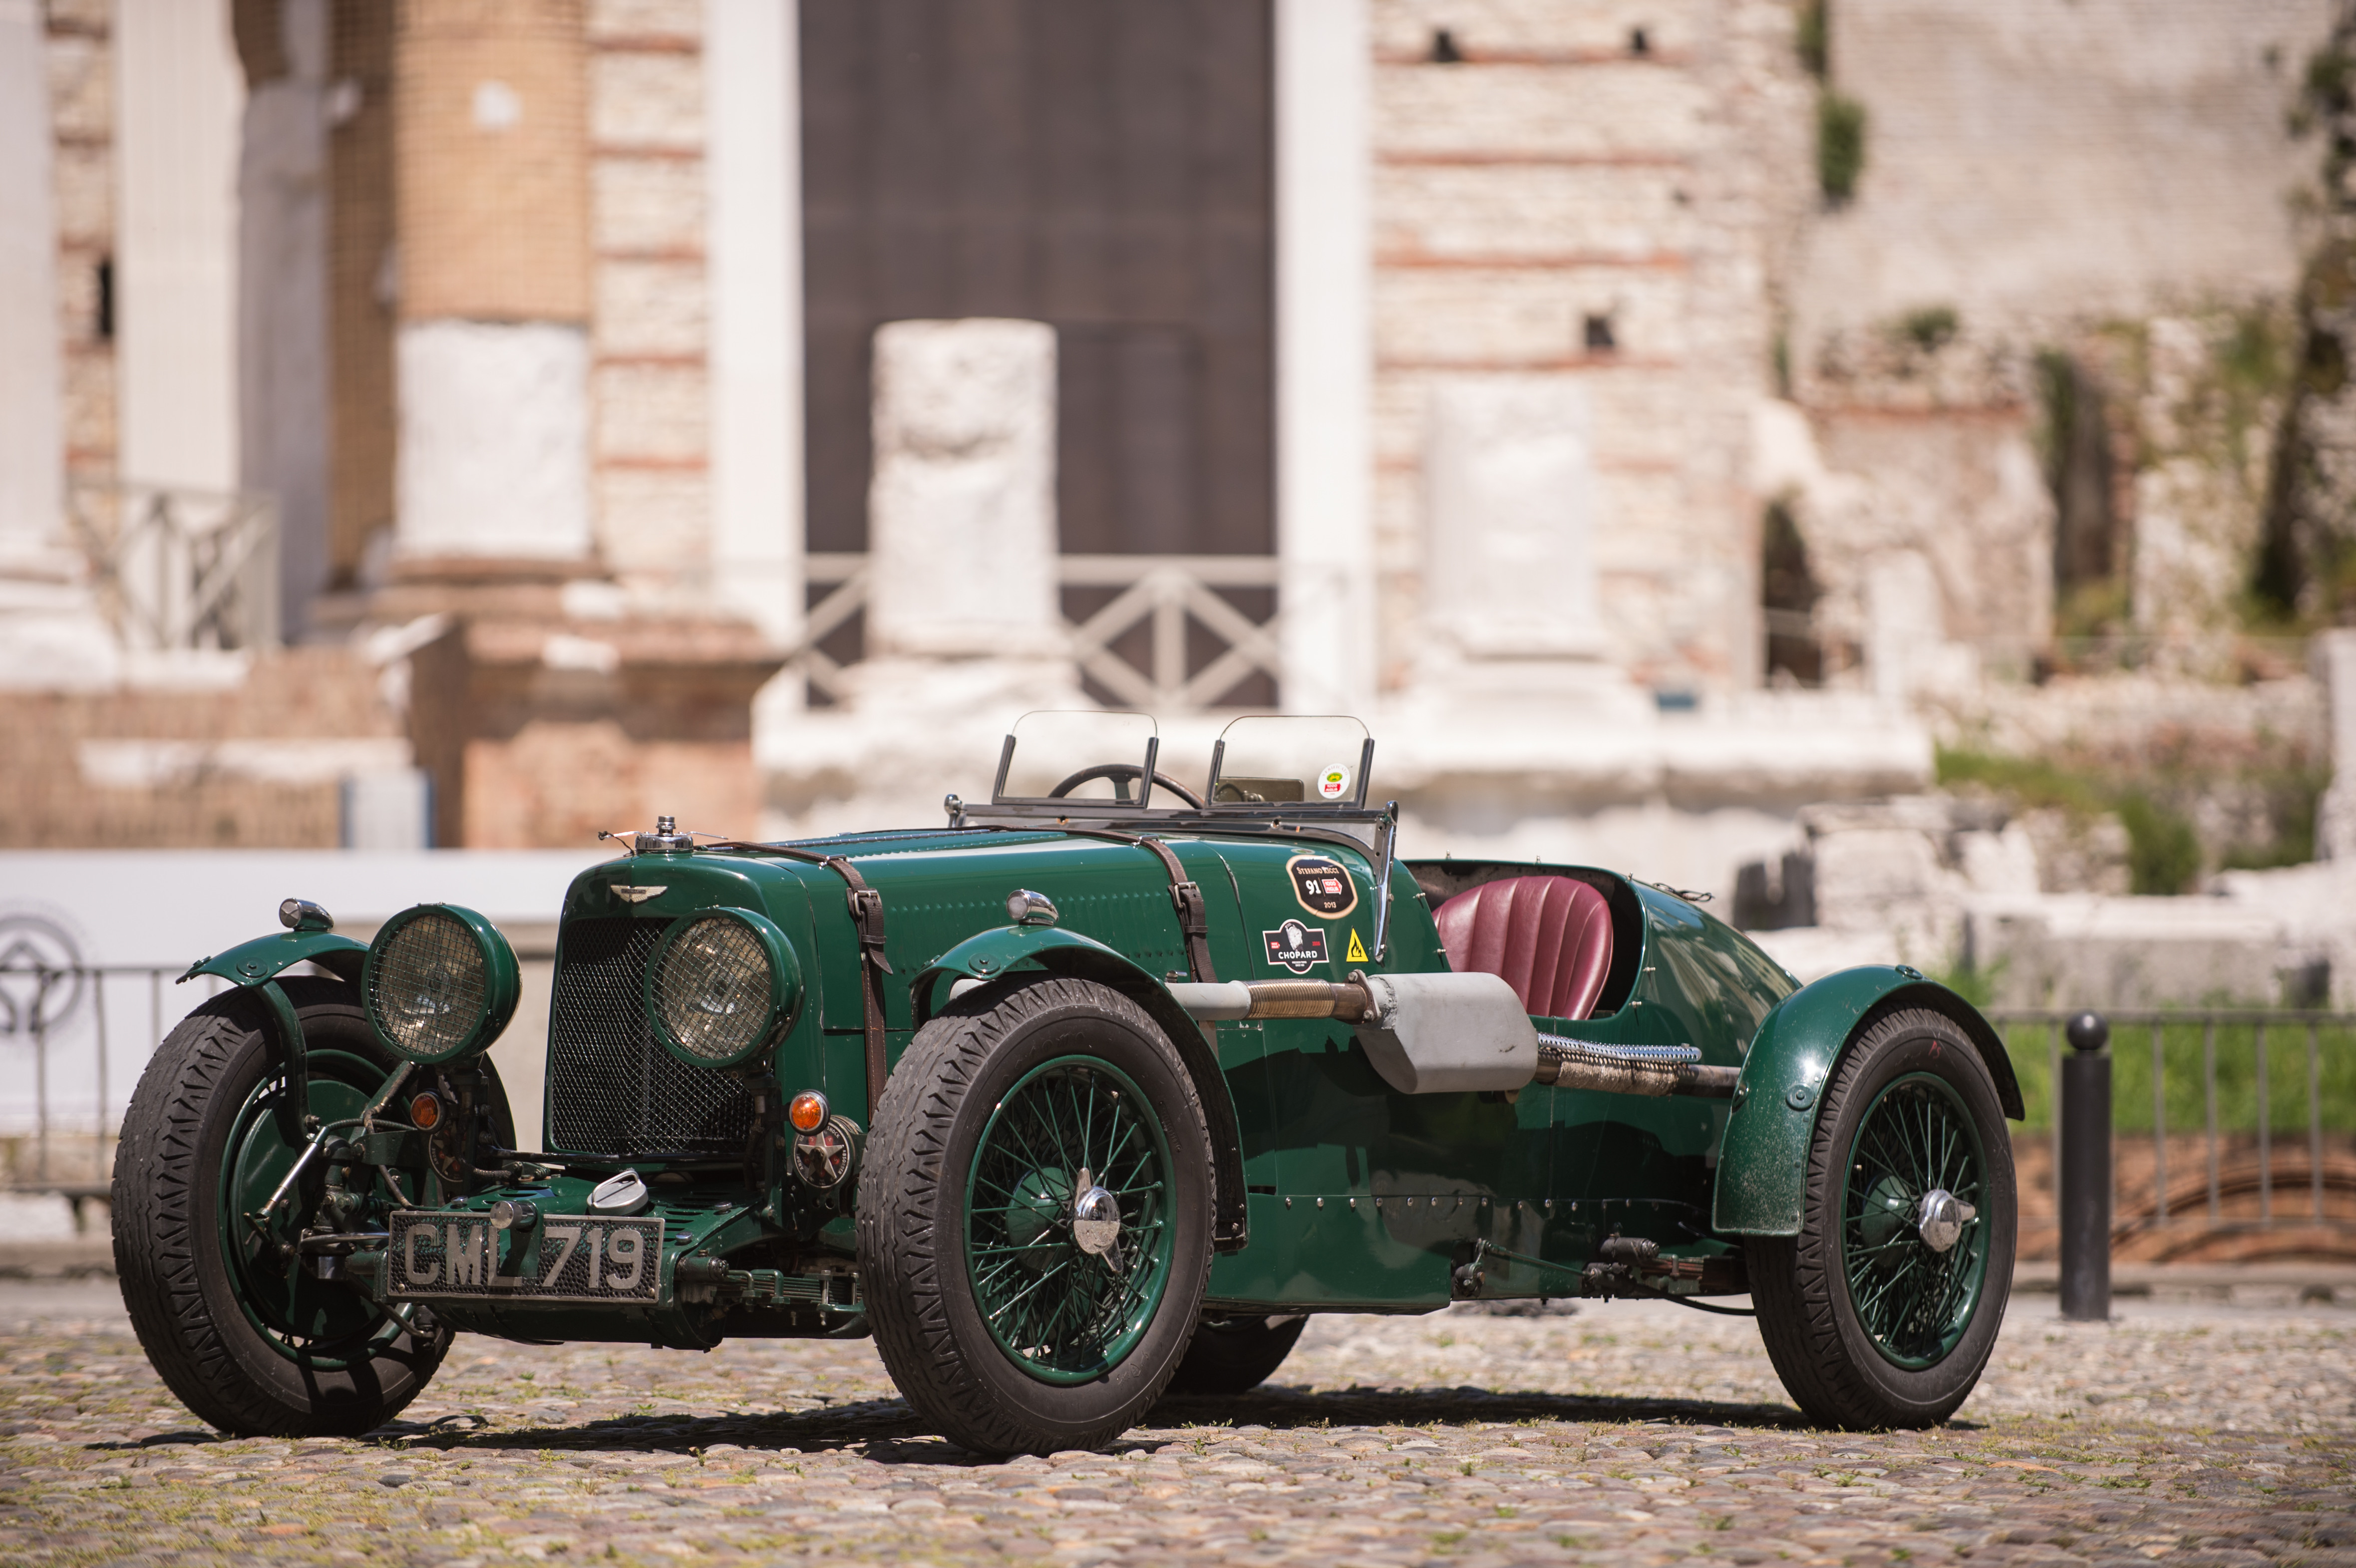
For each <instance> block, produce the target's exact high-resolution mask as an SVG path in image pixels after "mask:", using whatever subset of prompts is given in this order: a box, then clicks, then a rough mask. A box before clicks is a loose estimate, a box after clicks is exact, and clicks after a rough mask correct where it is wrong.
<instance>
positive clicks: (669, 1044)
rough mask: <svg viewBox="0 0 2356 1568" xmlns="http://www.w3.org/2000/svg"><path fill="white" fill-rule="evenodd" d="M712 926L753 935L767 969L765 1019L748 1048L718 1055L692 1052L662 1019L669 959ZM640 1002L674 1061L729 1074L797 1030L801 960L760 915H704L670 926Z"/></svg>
mask: <svg viewBox="0 0 2356 1568" xmlns="http://www.w3.org/2000/svg"><path fill="white" fill-rule="evenodd" d="M711 921H723V922H727V923H732V924H734V925H735V926H737V927H739V928H741V929H742V930H743V931H744V932H745V933H748V934H750V935H751V937H752V938H753V940H754V941H755V943H756V944H759V946H760V949H761V953H762V955H763V956H764V957H766V959H767V960H768V965H769V987H768V1014H767V1017H766V1019H763V1020H762V1023H761V1026H760V1027H759V1028H757V1029H755V1030H753V1031H752V1033H751V1034H750V1035H748V1036H747V1037H746V1040H745V1043H744V1044H743V1045H741V1046H738V1047H737V1048H736V1049H735V1050H734V1051H727V1052H725V1053H723V1054H720V1055H712V1054H708V1053H706V1052H703V1051H695V1050H692V1049H691V1048H690V1047H689V1046H688V1045H687V1044H686V1043H685V1042H684V1041H682V1040H680V1037H679V1035H678V1034H677V1033H676V1032H675V1031H674V1030H673V1029H672V1028H671V1025H670V1022H669V1019H665V1018H664V1016H663V998H662V982H663V975H664V972H665V970H666V969H667V968H668V967H669V963H670V957H671V954H672V952H673V951H674V950H675V949H676V948H677V947H678V945H679V944H680V941H681V940H682V939H683V938H685V937H686V936H687V934H688V933H691V932H692V931H694V930H695V929H696V928H697V927H699V926H701V925H703V924H704V923H707V922H711ZM641 998H642V1000H643V1002H644V1004H645V1008H646V1015H647V1026H648V1028H649V1029H652V1030H653V1031H654V1036H655V1039H656V1040H658V1041H659V1042H660V1043H661V1045H662V1048H663V1049H664V1050H665V1051H669V1053H670V1054H671V1056H672V1057H673V1058H674V1059H675V1060H677V1061H680V1062H682V1063H684V1064H686V1065H687V1066H689V1067H701V1068H706V1069H709V1070H712V1071H713V1072H728V1071H730V1070H732V1069H736V1068H741V1067H744V1065H746V1064H747V1063H749V1062H752V1061H757V1060H758V1059H759V1058H760V1057H761V1056H763V1055H764V1054H765V1053H766V1052H767V1051H769V1050H770V1048H771V1047H773V1046H774V1045H776V1042H777V1041H778V1040H780V1039H782V1038H783V1037H784V1036H785V1034H786V1032H787V1030H788V1029H792V1028H793V1026H794V1020H795V1019H797V1018H798V1017H799V1016H800V1013H801V1004H802V965H801V959H800V956H799V955H797V954H796V953H795V952H794V944H792V943H791V942H789V941H787V938H786V933H784V932H782V931H780V930H778V929H777V927H776V924H775V923H773V922H772V921H771V920H770V919H769V918H768V917H767V916H766V915H764V914H762V913H760V912H758V911H755V910H749V909H731V908H715V909H700V910H696V911H694V912H691V913H689V914H683V915H680V917H679V918H678V919H677V920H674V921H672V922H671V923H670V927H669V930H667V931H665V932H664V933H662V937H661V939H660V940H659V941H658V942H657V943H656V944H655V950H654V952H653V953H652V954H651V955H648V960H647V968H646V976H645V978H644V980H643V981H642V982H641Z"/></svg>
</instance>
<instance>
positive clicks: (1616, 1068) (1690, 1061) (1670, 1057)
mask: <svg viewBox="0 0 2356 1568" xmlns="http://www.w3.org/2000/svg"><path fill="white" fill-rule="evenodd" d="M1741 1072H1742V1069H1740V1068H1739V1067H1710V1066H1706V1065H1704V1064H1703V1062H1702V1060H1701V1051H1699V1050H1698V1049H1697V1048H1696V1047H1694V1046H1690V1045H1617V1046H1613V1045H1593V1044H1590V1043H1589V1042H1588V1041H1586V1040H1565V1039H1564V1038H1563V1037H1562V1036H1560V1035H1555V1034H1542V1035H1540V1036H1538V1074H1537V1082H1539V1083H1551V1084H1553V1085H1554V1086H1555V1087H1556V1088H1558V1089H1587V1090H1592V1091H1594V1092H1595V1093H1602V1094H1648V1095H1655V1096H1658V1095H1662V1094H1693V1095H1698V1096H1700V1097H1701V1098H1703V1099H1705V1100H1730V1099H1732V1098H1733V1097H1734V1081H1735V1079H1736V1078H1738V1077H1740V1075H1741Z"/></svg>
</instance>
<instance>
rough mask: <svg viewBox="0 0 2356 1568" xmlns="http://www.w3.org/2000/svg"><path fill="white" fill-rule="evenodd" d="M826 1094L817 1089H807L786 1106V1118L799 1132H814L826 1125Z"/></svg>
mask: <svg viewBox="0 0 2356 1568" xmlns="http://www.w3.org/2000/svg"><path fill="white" fill-rule="evenodd" d="M826 1109H827V1107H826V1096H825V1095H823V1094H821V1093H819V1092H818V1091H817V1090H815V1089H805V1090H803V1091H802V1092H801V1093H798V1094H797V1095H795V1096H794V1098H793V1103H792V1104H789V1105H787V1107H786V1120H787V1121H788V1122H791V1123H792V1124H793V1125H794V1131H796V1132H798V1133H814V1132H816V1131H818V1130H819V1128H820V1127H822V1126H824V1125H826Z"/></svg>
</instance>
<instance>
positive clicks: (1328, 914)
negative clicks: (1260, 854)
mask: <svg viewBox="0 0 2356 1568" xmlns="http://www.w3.org/2000/svg"><path fill="white" fill-rule="evenodd" d="M1284 870H1285V874H1286V875H1287V876H1289V877H1290V878H1291V879H1292V896H1293V897H1294V898H1296V899H1299V900H1300V901H1301V908H1302V909H1305V910H1307V911H1308V912H1310V913H1311V914H1313V915H1319V916H1322V917H1323V918H1324V919H1327V920H1333V919H1338V918H1339V917H1341V916H1343V915H1345V914H1347V913H1349V912H1351V911H1352V910H1354V909H1355V908H1357V907H1358V884H1357V883H1356V882H1355V881H1354V880H1351V877H1350V872H1349V869H1348V868H1346V867H1345V866H1344V865H1343V864H1342V862H1341V861H1339V860H1336V859H1333V857H1332V856H1331V855H1295V856H1294V857H1293V858H1292V859H1290V860H1287V861H1286V862H1285V863H1284Z"/></svg>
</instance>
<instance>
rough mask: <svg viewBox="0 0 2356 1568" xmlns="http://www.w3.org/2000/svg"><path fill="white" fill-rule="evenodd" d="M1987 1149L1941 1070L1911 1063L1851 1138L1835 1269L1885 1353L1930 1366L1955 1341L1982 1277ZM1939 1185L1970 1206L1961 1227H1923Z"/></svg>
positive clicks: (1895, 1359) (1969, 1313)
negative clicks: (1944, 1230) (1948, 1233)
mask: <svg viewBox="0 0 2356 1568" xmlns="http://www.w3.org/2000/svg"><path fill="white" fill-rule="evenodd" d="M1985 1167H1986V1156H1985V1154H1984V1152H1983V1151H1982V1149H1981V1147H1980V1141H1979V1133H1978V1131H1977V1129H1976V1128H1975V1127H1974V1126H1973V1125H1972V1119H1971V1115H1970V1113H1969V1111H1968V1110H1967V1109H1966V1108H1965V1105H1964V1104H1963V1101H1962V1099H1961V1098H1960V1097H1959V1096H1958V1095H1957V1094H1956V1093H1955V1091H1954V1088H1953V1087H1952V1086H1951V1085H1949V1083H1947V1082H1946V1080H1945V1079H1944V1078H1940V1077H1937V1076H1935V1075H1934V1074H1932V1073H1928V1072H1910V1073H1908V1074H1906V1075H1905V1076H1903V1077H1901V1078H1899V1079H1896V1080H1894V1081H1893V1082H1891V1083H1889V1084H1887V1085H1886V1086H1884V1087H1883V1089H1882V1090H1881V1092H1880V1093H1879V1094H1877V1095H1876V1096H1875V1097H1874V1099H1873V1102H1872V1104H1870V1105H1869V1106H1868V1107H1867V1109H1866V1113H1865V1116H1864V1119H1863V1121H1862V1123H1861V1124H1860V1125H1858V1130H1857V1136H1855V1137H1854V1138H1852V1139H1851V1140H1850V1144H1849V1158H1848V1176H1847V1183H1846V1190H1845V1192H1844V1194H1843V1202H1842V1207H1841V1272H1842V1275H1843V1278H1844V1281H1845V1283H1846V1284H1847V1287H1848V1296H1849V1302H1850V1304H1851V1306H1852V1307H1854V1308H1855V1309H1856V1312H1857V1317H1858V1325H1859V1326H1860V1327H1861V1328H1864V1330H1865V1332H1866V1336H1867V1338H1868V1339H1870V1340H1871V1341H1872V1342H1873V1346H1874V1349H1877V1350H1879V1351H1880V1352H1881V1354H1882V1355H1883V1356H1885V1357H1887V1358H1888V1359H1889V1360H1890V1361H1891V1362H1892V1363H1894V1364H1895V1365H1898V1366H1901V1367H1907V1368H1919V1367H1927V1366H1929V1365H1931V1364H1932V1363H1933V1362H1934V1361H1937V1360H1940V1359H1941V1358H1942V1357H1944V1356H1945V1355H1946V1354H1947V1353H1948V1352H1949V1351H1950V1350H1952V1349H1954V1347H1955V1343H1956V1341H1957V1340H1959V1339H1962V1338H1963V1333H1964V1329H1965V1328H1966V1327H1967V1326H1968V1325H1969V1324H1970V1322H1971V1318H1972V1308H1973V1307H1974V1306H1975V1305H1976V1302H1977V1301H1978V1298H1979V1293H1980V1287H1981V1285H1982V1283H1983V1282H1984V1281H1985V1280H1986V1279H1987V1226H1985V1225H1984V1224H1982V1223H1981V1222H1980V1219H1979V1214H1978V1211H1979V1209H1980V1208H1981V1206H1982V1205H1983V1204H1984V1203H1985V1202H1986V1196H1985V1182H1984V1177H1983V1172H1984V1169H1985ZM1941 1195H1944V1198H1945V1199H1947V1200H1952V1202H1953V1203H1954V1204H1958V1205H1963V1206H1965V1207H1967V1208H1968V1209H1969V1210H1970V1211H1971V1217H1970V1218H1968V1219H1965V1220H1963V1221H1961V1225H1962V1229H1961V1232H1960V1233H1958V1234H1956V1235H1955V1236H1954V1237H1953V1238H1952V1239H1947V1244H1946V1245H1944V1247H1942V1246H1939V1245H1936V1244H1934V1243H1935V1242H1936V1241H1937V1240H1940V1239H1944V1238H1940V1237H1938V1236H1937V1235H1936V1234H1935V1231H1936V1227H1932V1229H1933V1232H1934V1234H1933V1236H1930V1237H1926V1236H1925V1234H1924V1231H1925V1225H1924V1216H1925V1214H1926V1212H1927V1211H1929V1209H1930V1208H1931V1207H1933V1206H1935V1205H1937V1204H1938V1203H1939V1200H1940V1198H1941Z"/></svg>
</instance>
